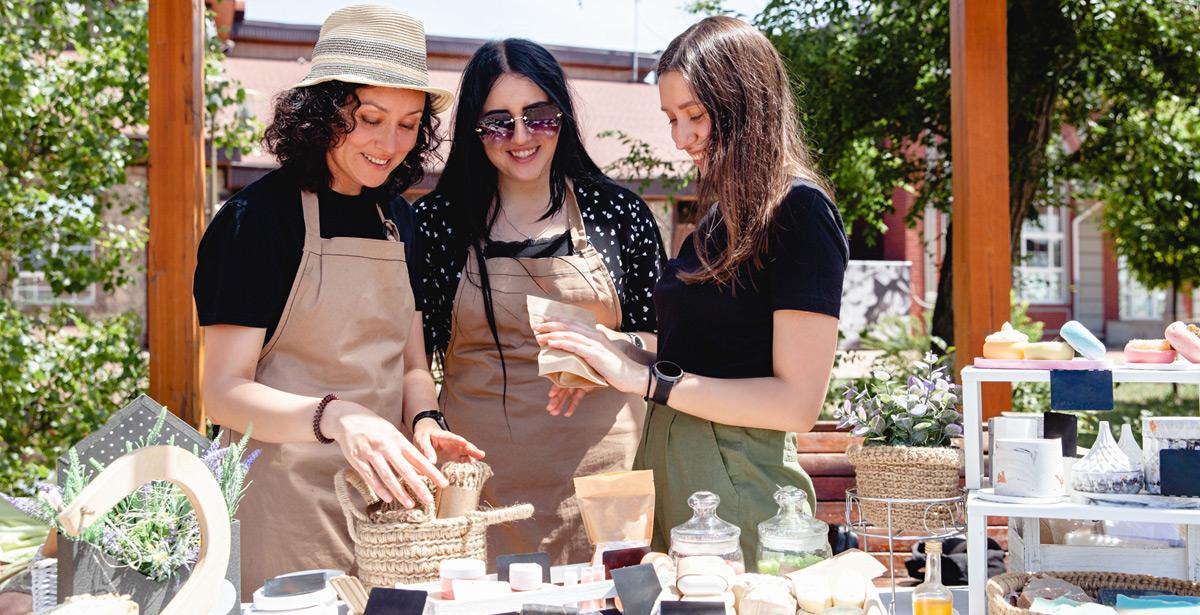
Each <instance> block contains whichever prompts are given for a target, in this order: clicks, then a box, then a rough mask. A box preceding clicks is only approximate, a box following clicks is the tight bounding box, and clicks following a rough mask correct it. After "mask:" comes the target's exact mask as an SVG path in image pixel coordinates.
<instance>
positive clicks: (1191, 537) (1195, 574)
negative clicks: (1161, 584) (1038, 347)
mask: <svg viewBox="0 0 1200 615" xmlns="http://www.w3.org/2000/svg"><path fill="white" fill-rule="evenodd" d="M1111 371H1112V379H1113V383H1114V384H1116V383H1122V382H1143V383H1156V384H1200V365H1198V366H1197V368H1196V369H1170V370H1165V369H1141V368H1137V369H1131V368H1127V367H1123V366H1118V367H1114V368H1113V369H1112V370H1111ZM1049 381H1050V370H1044V369H981V368H976V367H964V368H963V369H962V386H963V394H962V399H963V449H964V453H965V456H966V476H965V482H966V488H967V490H968V491H970V492H973V491H975V490H978V489H980V488H981V487H985V486H988V484H987V483H988V481H987V480H986V479H985V477H984V475H983V407H982V402H981V400H982V397H981V391H982V385H983V383H985V382H1011V383H1016V382H1049ZM989 516H996V517H1008V518H1009V519H1010V520H1014V521H1015V522H1016V523H1018V524H1020V525H1021V526H1022V527H1024V528H1025V529H1026V531H1025V533H1024V535H1023V536H1020V537H1019V538H1020V540H1019V541H1018V543H1017V545H1016V546H1017V549H1018V550H1019V551H1020V553H1017V554H1016V555H1015V556H1014V554H1013V551H1011V550H1010V552H1009V559H1010V562H1011V561H1012V560H1013V558H1014V557H1019V558H1020V559H1021V562H1019V564H1018V565H1017V568H1018V569H1022V570H1028V571H1030V572H1033V571H1035V570H1036V569H1041V564H1042V563H1043V561H1042V560H1043V559H1044V558H1049V557H1051V556H1053V557H1054V558H1055V559H1056V561H1060V562H1063V561H1068V560H1074V561H1077V562H1078V563H1079V564H1080V565H1083V564H1085V563H1091V565H1092V566H1095V565H1096V564H1097V563H1101V564H1103V565H1105V566H1106V567H1113V568H1114V569H1115V568H1120V567H1121V566H1125V565H1127V564H1128V565H1135V564H1133V563H1132V562H1133V561H1135V560H1136V559H1137V558H1145V557H1153V556H1152V555H1146V554H1144V553H1138V554H1131V551H1132V550H1128V549H1121V548H1102V549H1101V548H1089V547H1062V550H1063V551H1064V553H1063V554H1064V555H1065V554H1066V553H1068V552H1067V551H1066V549H1068V548H1069V549H1083V550H1078V551H1075V552H1074V553H1077V554H1078V555H1081V556H1088V557H1087V560H1086V561H1085V560H1082V559H1081V558H1078V557H1059V556H1058V554H1057V551H1055V550H1054V549H1053V548H1052V549H1050V550H1049V551H1046V550H1044V549H1045V547H1051V545H1041V544H1040V532H1038V531H1037V529H1036V528H1037V527H1038V525H1039V524H1038V520H1039V519H1084V520H1105V521H1135V522H1143V523H1174V524H1181V525H1187V526H1188V531H1187V538H1188V540H1187V546H1186V547H1184V548H1183V549H1172V550H1163V552H1162V553H1160V554H1159V555H1161V557H1160V561H1159V565H1160V566H1161V567H1162V570H1159V569H1158V567H1153V569H1152V570H1145V571H1143V574H1147V573H1150V574H1152V573H1154V572H1162V573H1163V574H1166V575H1169V576H1176V577H1179V576H1185V577H1186V578H1189V579H1192V580H1198V579H1200V510H1181V509H1165V508H1161V509H1160V508H1145V507H1126V506H1112V505H1097V504H1080V503H1076V502H1061V503H1057V504H1010V503H1002V502H990V501H986V500H982V499H980V498H979V497H978V495H977V494H975V493H969V495H968V496H967V556H968V558H969V560H970V561H969V563H968V566H967V579H968V587H969V590H970V591H969V593H970V601H971V608H970V612H971V613H973V614H974V613H979V614H981V615H982V614H986V613H987V606H986V605H987V597H986V596H985V595H984V586H985V585H986V584H987V518H988V517H989ZM1012 523H1013V521H1010V526H1011V525H1012ZM1014 534H1015V533H1014V532H1010V535H1014ZM1123 556H1124V557H1125V560H1126V561H1125V563H1120V561H1119V560H1121V559H1122V557H1123ZM1129 558H1133V560H1130V559H1129ZM1110 564H1111V566H1110ZM1010 567H1011V564H1010Z"/></svg>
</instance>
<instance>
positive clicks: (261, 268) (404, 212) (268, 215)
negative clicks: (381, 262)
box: [192, 169, 423, 343]
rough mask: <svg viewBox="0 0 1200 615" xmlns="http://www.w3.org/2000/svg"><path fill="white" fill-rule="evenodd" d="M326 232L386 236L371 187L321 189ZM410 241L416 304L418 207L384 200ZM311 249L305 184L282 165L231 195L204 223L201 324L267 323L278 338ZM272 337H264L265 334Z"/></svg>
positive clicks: (199, 265) (195, 290)
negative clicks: (347, 191)
mask: <svg viewBox="0 0 1200 615" xmlns="http://www.w3.org/2000/svg"><path fill="white" fill-rule="evenodd" d="M317 199H318V202H319V203H320V212H321V237H323V238H326V239H328V238H331V237H361V238H365V239H386V238H387V234H386V231H385V229H384V225H383V222H382V221H381V220H380V219H379V213H378V210H376V208H375V202H376V199H375V198H374V197H372V196H371V194H370V192H369V191H364V193H363V194H361V195H355V196H348V195H344V194H339V193H337V192H334V191H332V190H329V189H324V190H321V191H320V192H318V193H317ZM380 208H382V210H383V214H384V215H385V216H388V217H389V218H391V219H392V221H393V222H395V223H396V227H397V228H398V229H399V230H400V239H401V240H402V241H403V242H404V254H405V260H406V261H407V263H408V277H409V280H411V281H412V287H413V298H414V299H415V300H416V309H417V310H421V309H423V302H422V300H421V297H422V295H421V285H420V283H419V280H420V279H421V274H420V267H419V265H418V263H419V261H420V259H419V258H413V255H414V254H417V253H418V252H417V247H416V245H415V243H416V234H415V233H414V228H415V227H414V225H413V214H412V207H411V206H410V205H409V204H408V201H406V200H404V198H403V197H396V198H395V199H394V200H393V201H392V202H391V203H380ZM303 251H304V210H303V209H302V207H301V205H300V185H299V183H298V182H297V181H296V180H295V179H294V178H293V177H292V176H291V174H290V173H288V172H287V171H284V170H282V169H276V170H275V171H272V172H270V173H268V174H266V175H265V176H263V177H262V178H261V179H259V180H258V181H256V182H254V183H252V184H250V185H249V186H246V187H245V189H243V190H242V191H241V192H238V193H237V194H235V195H233V196H232V197H230V199H229V200H228V201H226V202H225V205H223V206H222V207H221V210H220V211H219V212H217V215H216V216H215V217H214V218H213V220H212V222H211V223H209V225H208V229H206V230H205V231H204V237H203V238H202V239H201V240H200V248H199V251H198V252H197V255H196V276H195V278H194V280H193V286H192V296H193V297H194V298H195V300H196V310H197V312H198V313H199V319H200V325H201V326H207V325H240V326H243V327H257V328H266V330H267V334H266V340H270V339H271V335H272V334H273V333H274V332H275V327H276V325H277V324H279V317H280V315H282V314H283V308H284V305H285V304H286V303H287V298H288V294H290V293H291V290H292V282H293V280H294V279H295V278H296V270H297V269H299V268H300V258H301V256H303ZM264 343H265V340H264Z"/></svg>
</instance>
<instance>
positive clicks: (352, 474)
mask: <svg viewBox="0 0 1200 615" xmlns="http://www.w3.org/2000/svg"><path fill="white" fill-rule="evenodd" d="M346 485H350V486H351V487H354V490H355V491H357V492H358V494H359V495H361V496H362V498H363V500H365V501H366V502H367V505H368V506H370V505H371V504H374V503H375V502H378V501H379V496H377V495H375V492H374V491H371V488H370V487H368V486H367V484H366V483H365V482H363V479H362V477H361V476H359V474H358V472H356V471H353V470H351V469H350V468H342V469H341V470H338V473H337V474H335V475H334V477H333V491H334V493H336V494H337V501H338V504H340V505H341V507H342V514H343V515H345V516H346V529H347V530H349V531H350V538H351V539H353V540H354V542H358V532H356V531H355V530H354V526H355V523H354V520H355V519H358V520H359V521H361V522H363V523H368V522H369V521H370V520H369V519H368V518H367V513H365V512H363V511H362V510H359V508H358V506H355V505H354V502H352V501H350V493H349V492H348V491H347V490H346Z"/></svg>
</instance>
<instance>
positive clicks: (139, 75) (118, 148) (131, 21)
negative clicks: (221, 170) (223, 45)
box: [0, 0, 253, 493]
mask: <svg viewBox="0 0 1200 615" xmlns="http://www.w3.org/2000/svg"><path fill="white" fill-rule="evenodd" d="M224 1H232V0H224ZM147 11H148V2H147V0H135V1H120V2H112V1H110V0H0V135H2V136H0V317H2V319H0V355H2V356H3V357H4V362H3V364H2V365H0V369H2V370H3V377H2V378H0V440H3V442H4V443H5V446H4V447H3V450H2V452H0V490H2V491H7V492H10V493H11V492H18V491H22V490H23V487H24V488H27V486H28V482H27V481H31V480H32V479H35V478H40V475H41V474H44V472H45V470H46V468H47V467H48V466H49V465H50V464H51V460H52V459H53V458H54V457H55V456H56V455H57V454H58V452H59V451H60V450H61V448H62V447H63V446H65V445H67V444H69V443H71V442H73V441H74V440H76V439H78V437H80V436H81V435H82V434H85V433H87V432H88V431H90V430H91V429H93V428H94V427H95V426H96V425H98V424H100V423H101V422H103V420H104V419H105V418H107V416H108V413H109V412H111V410H112V409H114V408H117V407H120V405H121V404H122V403H123V402H124V401H126V400H127V399H129V398H131V397H132V396H133V395H135V394H137V393H139V392H141V391H142V390H143V389H144V388H145V375H146V369H147V368H146V360H147V359H146V355H145V353H144V351H143V350H142V346H141V343H140V339H141V333H140V332H141V329H142V327H141V323H139V322H137V319H136V318H135V317H133V316H129V315H125V316H119V317H114V318H108V319H99V320H96V321H94V322H93V321H90V320H89V319H88V318H86V317H85V316H84V315H82V314H81V313H79V312H77V311H74V310H67V309H62V308H58V309H52V310H36V309H33V308H29V307H25V308H23V309H22V310H17V309H16V307H15V304H14V301H13V299H14V297H13V280H14V279H15V278H16V276H17V272H18V270H19V269H24V270H38V271H40V272H42V274H43V275H44V276H45V281H46V283H47V284H48V285H49V287H50V288H51V290H52V291H53V293H54V294H55V295H59V296H66V295H71V294H74V293H79V292H81V291H84V290H86V289H88V288H89V287H92V286H93V285H95V287H96V288H98V289H101V290H102V291H112V290H114V289H116V288H118V287H120V286H122V285H125V284H128V283H130V282H132V281H133V279H134V277H135V276H137V275H140V273H141V266H140V263H141V262H142V256H141V254H142V250H143V249H144V246H145V240H146V234H145V225H144V219H145V215H146V212H145V206H146V194H145V186H144V185H138V186H132V190H129V189H126V190H121V191H118V190H115V188H117V187H119V186H122V185H125V184H128V183H129V182H128V178H127V176H126V169H127V168H128V167H130V166H133V165H140V164H145V158H146V147H147V143H146V138H145V137H146V133H147V121H148V110H149V100H148V99H149V87H148V82H147V77H148V70H149V66H148V61H149V56H148V49H149V43H148V40H147V39H148V25H147ZM215 34H216V33H215V31H214V29H213V28H212V26H211V25H210V27H209V43H208V46H207V48H206V49H207V58H206V63H205V72H206V80H205V87H206V96H207V98H206V103H207V107H208V124H209V128H210V132H211V133H212V134H214V135H215V143H216V144H217V145H218V146H220V147H228V148H245V147H246V146H248V145H249V143H250V139H251V138H252V137H253V134H252V130H251V129H252V128H253V126H252V125H251V124H250V123H249V122H248V120H247V119H246V118H245V116H244V115H243V114H239V113H230V112H228V111H222V110H225V109H228V108H230V107H236V106H237V105H240V104H241V103H243V102H244V100H245V92H244V91H243V90H242V89H241V88H240V87H238V86H237V85H236V84H234V83H231V82H230V81H229V80H228V79H226V78H225V77H223V76H222V75H221V72H220V57H221V49H220V44H219V42H217V41H216V39H215ZM131 191H132V193H133V197H132V198H130V196H129V194H130V192H131ZM118 193H121V194H122V195H123V196H118ZM114 209H115V211H114ZM115 213H120V214H121V215H119V216H118V215H113V214H115ZM121 220H124V221H126V222H124V223H122V222H120V221H121ZM131 220H132V221H133V222H129V221H131ZM80 247H91V248H92V249H78V248H80ZM13 481H22V482H21V483H20V484H14V483H13Z"/></svg>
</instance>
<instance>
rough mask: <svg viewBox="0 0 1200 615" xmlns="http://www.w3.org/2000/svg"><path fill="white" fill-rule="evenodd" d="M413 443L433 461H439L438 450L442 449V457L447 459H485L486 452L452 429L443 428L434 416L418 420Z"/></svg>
mask: <svg viewBox="0 0 1200 615" xmlns="http://www.w3.org/2000/svg"><path fill="white" fill-rule="evenodd" d="M413 444H416V446H417V448H418V449H420V451H421V452H422V453H423V454H424V455H425V458H426V459H428V460H429V461H430V462H431V463H437V462H438V455H437V452H436V451H442V453H443V455H442V458H443V459H445V460H446V461H467V460H468V459H483V456H484V452H483V451H482V450H480V449H479V448H478V447H477V446H475V445H474V444H471V443H470V442H468V441H467V439H466V438H464V437H462V436H460V435H458V434H456V433H454V432H452V431H446V430H445V429H442V426H441V425H438V422H437V421H435V420H433V419H432V418H423V419H421V420H419V421H417V425H416V427H415V428H414V429H413Z"/></svg>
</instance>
